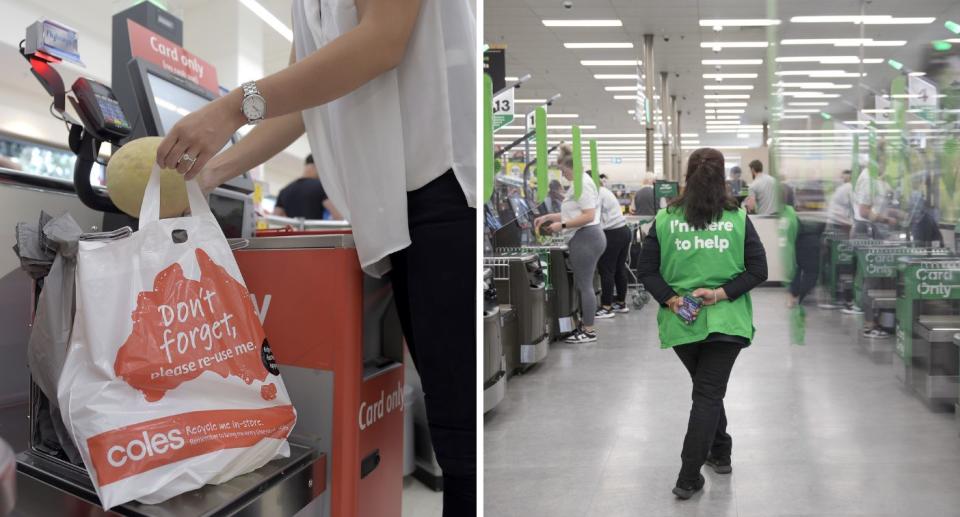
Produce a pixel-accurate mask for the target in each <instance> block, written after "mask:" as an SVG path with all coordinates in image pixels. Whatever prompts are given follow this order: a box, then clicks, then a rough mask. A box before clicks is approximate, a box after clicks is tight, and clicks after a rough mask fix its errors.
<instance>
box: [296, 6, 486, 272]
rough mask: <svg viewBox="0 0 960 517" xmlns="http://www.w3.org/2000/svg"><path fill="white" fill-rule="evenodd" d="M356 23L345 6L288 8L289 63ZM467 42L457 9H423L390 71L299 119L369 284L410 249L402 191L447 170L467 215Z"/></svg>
mask: <svg viewBox="0 0 960 517" xmlns="http://www.w3.org/2000/svg"><path fill="white" fill-rule="evenodd" d="M358 23H359V19H358V15H357V8H356V4H355V0H294V1H293V33H294V40H293V43H294V49H295V51H296V57H297V60H300V59H303V58H305V57H306V56H308V55H310V54H311V53H313V52H315V51H316V50H317V49H319V48H322V47H323V46H325V45H327V44H328V43H330V42H331V41H333V40H334V39H336V38H338V37H339V36H340V35H342V34H344V33H346V32H348V31H350V30H351V29H353V28H354V27H356V26H357V24H358ZM475 34H476V20H475V18H474V15H473V13H472V11H471V9H470V5H469V3H468V2H467V0H423V2H421V6H420V14H419V16H418V18H417V22H416V26H415V27H414V29H413V33H412V34H411V36H410V40H409V42H408V44H407V49H406V54H405V56H404V58H403V60H402V61H401V63H400V64H399V65H398V66H397V67H396V68H394V69H393V70H389V71H387V72H385V73H383V74H381V75H380V76H378V77H376V78H374V79H373V80H371V81H370V82H368V83H366V84H365V85H363V86H361V87H360V88H358V89H357V90H355V91H353V92H351V93H349V94H347V95H345V96H343V97H341V98H339V99H336V100H334V101H332V102H330V103H328V104H326V105H323V106H317V107H314V108H310V109H307V110H304V111H303V122H304V126H305V128H306V131H307V138H308V139H309V141H310V148H311V150H312V151H313V156H314V160H315V161H316V163H317V169H318V172H319V173H320V179H321V181H322V182H323V187H324V190H326V192H327V194H328V195H329V196H330V199H331V201H333V204H335V205H336V206H337V208H342V211H343V212H344V217H345V218H346V219H348V220H349V221H350V224H351V226H352V227H353V230H354V241H355V242H356V246H357V254H358V255H359V258H360V264H361V266H363V268H364V270H365V271H366V272H367V273H369V274H371V275H374V276H381V275H383V274H384V273H386V272H388V271H389V270H390V264H389V254H391V253H393V252H395V251H399V250H401V249H404V248H406V247H407V246H409V245H410V232H409V229H408V226H407V198H406V193H407V192H409V191H412V190H416V189H418V188H420V187H423V186H424V185H426V184H427V183H429V182H431V181H433V180H434V179H436V178H438V177H439V176H440V175H442V174H443V173H444V172H446V171H448V170H450V169H453V172H454V174H455V175H456V177H457V180H458V181H459V183H460V186H461V188H462V189H463V193H464V196H465V197H466V199H467V203H468V204H469V205H470V206H473V207H475V206H476V196H477V194H476V170H477V166H476V106H477V98H476V81H477V55H476V53H477V52H476V42H475ZM305 87H306V85H305Z"/></svg>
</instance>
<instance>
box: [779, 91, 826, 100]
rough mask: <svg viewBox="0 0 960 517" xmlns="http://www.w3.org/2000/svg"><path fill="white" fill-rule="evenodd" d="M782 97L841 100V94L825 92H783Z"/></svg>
mask: <svg viewBox="0 0 960 517" xmlns="http://www.w3.org/2000/svg"><path fill="white" fill-rule="evenodd" d="M780 95H782V96H784V97H793V98H796V99H839V98H840V94H839V93H823V92H782V93H780Z"/></svg>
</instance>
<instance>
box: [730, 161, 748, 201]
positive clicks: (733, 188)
mask: <svg viewBox="0 0 960 517" xmlns="http://www.w3.org/2000/svg"><path fill="white" fill-rule="evenodd" d="M746 188H747V182H746V181H743V173H742V171H741V170H740V167H739V166H736V165H735V166H733V167H731V168H730V179H729V180H728V181H727V193H728V194H730V197H732V198H734V199H738V200H739V199H740V198H741V197H742V196H743V191H744V189H746Z"/></svg>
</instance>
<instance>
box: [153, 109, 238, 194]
mask: <svg viewBox="0 0 960 517" xmlns="http://www.w3.org/2000/svg"><path fill="white" fill-rule="evenodd" d="M240 102H241V94H240V90H234V91H233V92H230V93H229V94H227V95H225V96H223V97H220V98H219V99H217V100H215V101H213V102H211V103H210V104H207V105H206V106H204V107H202V108H200V109H199V110H197V111H194V112H193V113H190V114H188V115H187V116H185V117H183V118H182V119H180V121H179V122H177V123H176V124H175V125H174V126H173V128H172V129H171V130H170V131H169V132H168V133H167V136H166V137H164V139H163V141H162V142H160V147H159V148H157V164H159V165H160V166H161V167H164V168H167V169H177V171H179V172H180V174H183V175H184V176H185V177H186V179H188V180H189V179H193V177H194V176H196V175H197V174H199V173H200V171H202V170H203V169H204V166H206V164H207V162H208V161H209V160H210V159H211V158H213V157H214V155H216V154H217V153H218V152H220V149H222V148H223V146H224V145H225V144H226V143H227V141H228V140H229V139H230V137H231V136H232V135H233V133H234V132H236V130H237V129H239V128H240V126H242V125H243V124H244V123H245V122H246V118H244V116H243V113H242V112H241V111H240ZM187 156H189V157H190V158H193V161H191V160H190V159H187V158H186V157H187Z"/></svg>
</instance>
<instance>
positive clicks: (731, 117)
mask: <svg viewBox="0 0 960 517" xmlns="http://www.w3.org/2000/svg"><path fill="white" fill-rule="evenodd" d="M713 118H714V119H716V120H740V119H741V118H742V117H741V116H740V115H714V117H713Z"/></svg>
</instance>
